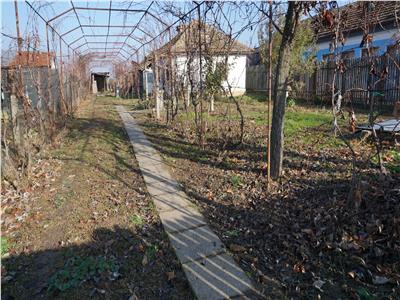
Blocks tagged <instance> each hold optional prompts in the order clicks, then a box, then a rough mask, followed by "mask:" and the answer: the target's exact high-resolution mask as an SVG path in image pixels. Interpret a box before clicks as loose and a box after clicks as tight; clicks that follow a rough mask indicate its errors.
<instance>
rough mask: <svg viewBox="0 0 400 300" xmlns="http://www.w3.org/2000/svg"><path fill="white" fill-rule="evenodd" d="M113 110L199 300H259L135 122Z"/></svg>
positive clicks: (244, 275) (121, 111)
mask: <svg viewBox="0 0 400 300" xmlns="http://www.w3.org/2000/svg"><path fill="white" fill-rule="evenodd" d="M116 109H117V111H118V113H119V114H120V116H121V118H122V121H123V123H124V125H125V129H126V131H127V133H128V135H129V139H130V141H131V143H132V145H133V149H134V151H135V156H136V159H137V160H138V163H139V166H140V169H141V172H142V175H143V178H144V181H145V183H146V185H147V190H148V192H149V193H150V195H151V196H152V198H153V201H154V204H155V206H156V207H157V210H158V213H159V215H160V218H161V221H162V223H163V226H164V228H165V231H166V232H167V234H168V236H169V238H170V241H171V244H172V246H173V248H174V249H175V252H176V254H177V256H178V258H179V260H180V261H181V263H182V266H183V269H184V271H185V273H186V276H187V278H188V280H189V283H190V285H191V286H192V289H193V291H194V293H195V295H196V296H197V298H198V299H207V300H213V299H230V298H234V299H257V298H262V297H261V296H260V295H259V294H258V292H257V291H256V290H255V289H254V288H253V286H252V284H251V282H250V280H249V278H248V277H247V276H246V274H245V273H244V272H243V270H242V269H241V268H240V267H239V266H238V265H237V264H236V262H235V261H234V260H233V259H232V257H231V256H230V255H229V254H228V253H227V251H226V249H225V247H224V245H223V244H222V242H221V241H220V239H219V238H218V237H217V236H216V235H215V234H214V233H213V232H212V230H211V229H210V228H209V227H208V226H207V223H206V222H205V220H204V218H203V216H202V215H201V214H200V213H199V212H198V211H197V209H196V207H195V206H194V205H193V204H192V203H191V202H190V201H189V199H188V197H187V196H186V194H185V193H184V192H183V191H181V190H180V188H179V185H178V183H177V182H176V181H175V180H174V179H173V178H172V176H171V175H170V173H169V172H168V170H167V167H166V166H165V164H164V163H163V161H162V159H161V157H160V155H159V154H158V152H157V150H155V149H154V148H153V146H152V145H151V143H150V142H149V140H148V139H147V138H146V136H145V135H144V133H143V131H142V130H141V129H140V127H139V125H137V124H136V122H135V120H134V119H133V117H132V116H131V115H130V114H129V113H128V112H127V111H126V110H125V108H124V107H123V106H116Z"/></svg>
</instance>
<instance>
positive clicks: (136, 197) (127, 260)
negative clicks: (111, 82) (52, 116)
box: [2, 97, 193, 299]
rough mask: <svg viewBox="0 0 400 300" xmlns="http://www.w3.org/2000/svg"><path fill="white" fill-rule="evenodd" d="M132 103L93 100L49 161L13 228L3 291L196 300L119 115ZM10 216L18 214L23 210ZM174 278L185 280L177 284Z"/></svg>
mask: <svg viewBox="0 0 400 300" xmlns="http://www.w3.org/2000/svg"><path fill="white" fill-rule="evenodd" d="M126 103H127V102H126V100H116V99H114V98H105V97H98V98H97V99H95V100H94V101H92V102H89V103H86V104H85V106H84V107H82V108H81V109H80V111H79V113H78V115H77V118H75V119H73V120H71V121H70V122H69V124H68V131H67V132H66V134H65V138H64V139H63V140H62V143H61V145H59V147H58V148H57V149H54V150H51V151H49V152H47V153H45V154H44V155H43V156H42V157H41V158H40V162H42V164H43V162H48V163H47V164H44V165H45V166H44V167H43V168H38V169H36V171H35V175H34V180H33V182H32V184H31V186H30V188H29V190H27V191H25V192H26V193H27V195H28V197H29V201H28V202H29V206H28V210H27V217H26V219H25V220H24V222H20V223H19V222H18V221H17V220H14V221H12V222H10V224H9V225H10V226H7V228H5V227H4V226H3V234H5V236H6V238H7V241H8V249H7V251H8V254H7V255H6V258H5V259H3V266H2V268H3V276H5V277H6V278H7V281H6V282H5V283H4V284H3V289H2V294H3V295H5V296H7V295H9V296H13V297H15V298H18V299H27V298H40V299H42V298H46V299H54V298H57V299H87V298H89V297H91V298H99V299H104V297H105V298H107V299H128V298H129V297H131V296H137V297H139V298H141V299H142V298H143V299H160V298H168V299H190V298H193V296H192V294H191V290H190V288H189V286H188V284H187V282H186V278H185V276H184V274H183V272H182V270H181V267H180V264H179V262H178V261H177V259H176V257H175V254H174V253H173V250H172V249H171V247H170V245H169V242H168V240H167V239H166V236H165V234H164V231H163V229H162V226H161V224H160V220H159V218H158V216H157V214H156V212H155V210H154V206H153V205H152V202H151V200H150V198H149V196H148V194H147V192H146V188H145V185H144V182H143V180H142V177H141V175H140V171H139V169H138V166H137V162H136V160H135V158H134V154H133V150H132V148H131V146H130V143H129V142H128V139H127V136H126V134H125V131H124V129H123V125H122V123H121V121H120V118H119V116H118V114H117V113H116V112H115V110H114V104H126ZM10 203H11V202H10ZM8 213H9V214H8V216H7V217H8V218H12V217H13V214H14V213H15V210H13V208H12V207H11V206H10V207H9V209H8ZM139 221H140V222H139ZM139 223H140V224H139ZM13 224H17V225H18V226H13ZM146 249H153V250H154V249H155V250H154V251H153V250H152V251H151V253H150V252H148V251H147V250H146ZM145 257H146V259H145ZM166 272H174V274H175V275H176V276H175V277H174V279H173V280H170V281H169V280H168V276H167V274H166ZM169 274H170V273H169Z"/></svg>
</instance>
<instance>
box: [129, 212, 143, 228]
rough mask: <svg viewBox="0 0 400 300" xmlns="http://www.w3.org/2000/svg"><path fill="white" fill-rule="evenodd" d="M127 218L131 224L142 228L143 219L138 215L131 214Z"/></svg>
mask: <svg viewBox="0 0 400 300" xmlns="http://www.w3.org/2000/svg"><path fill="white" fill-rule="evenodd" d="M129 220H130V221H131V223H132V224H133V225H135V227H137V228H142V227H143V225H144V221H143V218H142V217H141V216H139V215H133V216H131V217H130V218H129Z"/></svg>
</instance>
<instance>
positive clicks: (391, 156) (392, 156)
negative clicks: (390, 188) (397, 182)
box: [384, 150, 400, 174]
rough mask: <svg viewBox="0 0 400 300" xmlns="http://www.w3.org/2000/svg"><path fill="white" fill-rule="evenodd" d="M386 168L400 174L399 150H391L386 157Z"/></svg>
mask: <svg viewBox="0 0 400 300" xmlns="http://www.w3.org/2000/svg"><path fill="white" fill-rule="evenodd" d="M384 160H385V161H386V164H385V165H386V167H387V168H388V169H389V170H390V171H391V172H392V173H395V174H398V173H400V152H398V151H397V150H389V151H387V152H386V153H385V155H384Z"/></svg>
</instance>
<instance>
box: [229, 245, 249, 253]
mask: <svg viewBox="0 0 400 300" xmlns="http://www.w3.org/2000/svg"><path fill="white" fill-rule="evenodd" d="M229 249H230V250H231V251H232V252H244V251H246V248H245V247H243V246H241V245H237V244H230V246H229Z"/></svg>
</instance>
